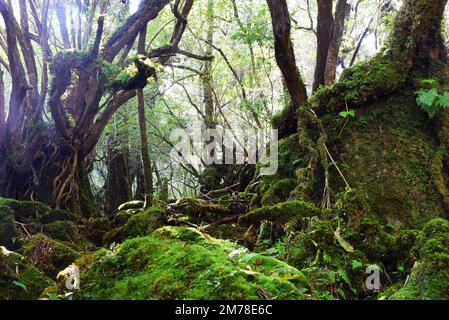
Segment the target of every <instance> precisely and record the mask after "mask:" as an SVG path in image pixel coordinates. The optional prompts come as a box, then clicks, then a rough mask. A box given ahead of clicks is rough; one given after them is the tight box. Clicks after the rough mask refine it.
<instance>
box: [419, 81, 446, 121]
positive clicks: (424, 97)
mask: <svg viewBox="0 0 449 320" xmlns="http://www.w3.org/2000/svg"><path fill="white" fill-rule="evenodd" d="M421 85H422V86H426V87H430V88H428V89H419V90H418V91H417V92H416V95H417V98H416V102H417V103H418V105H419V106H420V107H421V109H422V110H423V111H424V112H426V113H427V115H428V116H429V118H430V119H432V118H434V117H435V115H436V114H437V113H438V112H439V111H440V110H442V109H446V108H449V92H444V93H443V94H442V95H440V94H439V93H438V89H437V86H438V83H437V82H436V81H435V80H433V79H427V80H423V81H421Z"/></svg>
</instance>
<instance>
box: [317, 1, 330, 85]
mask: <svg viewBox="0 0 449 320" xmlns="http://www.w3.org/2000/svg"><path fill="white" fill-rule="evenodd" d="M317 4H318V24H317V52H316V65H315V76H314V81H313V92H315V91H316V90H318V88H319V87H320V86H321V85H324V84H325V74H326V63H327V57H328V53H329V47H330V45H331V41H332V35H333V33H334V32H333V29H334V17H333V14H332V0H317Z"/></svg>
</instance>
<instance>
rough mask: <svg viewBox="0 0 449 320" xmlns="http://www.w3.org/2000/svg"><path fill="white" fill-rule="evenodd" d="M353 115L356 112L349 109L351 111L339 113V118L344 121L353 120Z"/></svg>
mask: <svg viewBox="0 0 449 320" xmlns="http://www.w3.org/2000/svg"><path fill="white" fill-rule="evenodd" d="M355 113H356V111H355V110H354V109H351V110H348V111H342V112H340V113H339V116H340V117H342V118H344V119H346V118H348V117H351V118H355Z"/></svg>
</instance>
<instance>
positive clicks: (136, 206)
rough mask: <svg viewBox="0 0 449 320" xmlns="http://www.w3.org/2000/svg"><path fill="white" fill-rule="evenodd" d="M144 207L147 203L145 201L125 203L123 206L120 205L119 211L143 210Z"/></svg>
mask: <svg viewBox="0 0 449 320" xmlns="http://www.w3.org/2000/svg"><path fill="white" fill-rule="evenodd" d="M144 205H145V202H143V201H138V200H136V201H129V202H126V203H123V204H122V205H120V206H119V207H118V211H119V212H120V211H126V210H129V209H142V208H143V206H144Z"/></svg>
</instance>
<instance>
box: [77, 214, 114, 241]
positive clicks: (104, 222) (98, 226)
mask: <svg viewBox="0 0 449 320" xmlns="http://www.w3.org/2000/svg"><path fill="white" fill-rule="evenodd" d="M111 229H112V228H111V223H110V221H109V219H107V218H106V217H100V218H91V219H89V220H87V221H85V222H84V224H83V225H82V226H81V227H80V231H81V234H82V235H83V236H84V237H85V238H86V239H87V240H89V241H90V242H92V243H93V244H94V245H96V246H99V247H100V246H101V245H102V244H103V237H104V235H105V234H106V233H107V232H109V231H110V230H111Z"/></svg>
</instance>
